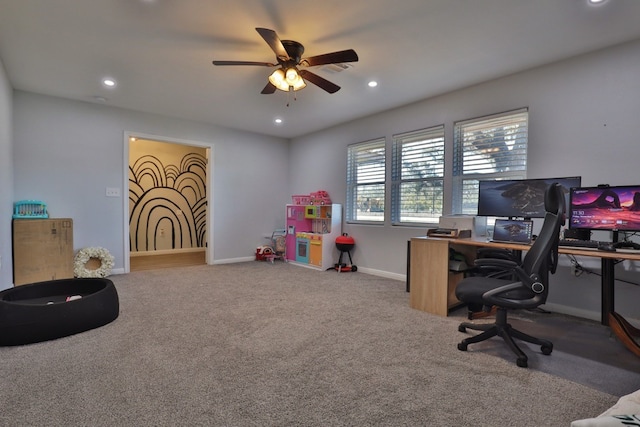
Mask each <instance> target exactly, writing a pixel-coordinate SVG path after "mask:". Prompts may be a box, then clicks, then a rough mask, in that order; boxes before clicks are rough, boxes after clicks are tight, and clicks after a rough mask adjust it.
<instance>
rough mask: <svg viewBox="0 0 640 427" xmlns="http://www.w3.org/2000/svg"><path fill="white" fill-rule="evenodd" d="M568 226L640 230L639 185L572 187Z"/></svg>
mask: <svg viewBox="0 0 640 427" xmlns="http://www.w3.org/2000/svg"><path fill="white" fill-rule="evenodd" d="M569 228H572V229H583V230H608V231H640V185H625V186H614V187H607V186H600V187H578V188H572V189H571V190H570V197H569Z"/></svg>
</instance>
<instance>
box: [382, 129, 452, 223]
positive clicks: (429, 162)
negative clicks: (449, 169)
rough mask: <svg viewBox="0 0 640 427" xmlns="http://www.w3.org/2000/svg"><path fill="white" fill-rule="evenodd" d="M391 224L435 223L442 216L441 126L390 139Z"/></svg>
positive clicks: (442, 169)
mask: <svg viewBox="0 0 640 427" xmlns="http://www.w3.org/2000/svg"><path fill="white" fill-rule="evenodd" d="M391 177H392V186H391V205H392V208H391V222H392V223H393V224H412V223H413V224H416V223H425V222H437V221H438V218H439V217H440V216H441V215H442V204H443V185H444V125H441V126H437V127H434V128H430V129H425V130H420V131H415V132H408V133H403V134H400V135H394V137H393V162H392V169H391Z"/></svg>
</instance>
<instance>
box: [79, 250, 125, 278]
mask: <svg viewBox="0 0 640 427" xmlns="http://www.w3.org/2000/svg"><path fill="white" fill-rule="evenodd" d="M91 258H96V259H99V260H100V267H99V268H96V269H95V270H89V269H88V268H87V262H89V260H90V259H91ZM114 264H115V263H114V258H113V255H111V254H110V253H109V251H108V250H106V249H105V248H99V247H94V248H84V249H80V250H79V251H78V253H77V254H76V256H75V258H74V260H73V275H74V276H75V277H107V276H108V275H110V274H111V269H112V268H113V266H114Z"/></svg>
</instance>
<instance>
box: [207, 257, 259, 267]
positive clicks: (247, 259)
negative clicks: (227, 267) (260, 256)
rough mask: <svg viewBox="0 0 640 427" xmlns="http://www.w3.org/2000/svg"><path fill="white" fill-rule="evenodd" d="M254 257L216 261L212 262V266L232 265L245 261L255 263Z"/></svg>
mask: <svg viewBox="0 0 640 427" xmlns="http://www.w3.org/2000/svg"><path fill="white" fill-rule="evenodd" d="M255 260H256V257H255V256H250V257H241V258H227V259H217V260H214V261H213V265H217V264H234V263H237V262H247V261H255Z"/></svg>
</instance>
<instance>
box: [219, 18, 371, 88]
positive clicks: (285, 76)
mask: <svg viewBox="0 0 640 427" xmlns="http://www.w3.org/2000/svg"><path fill="white" fill-rule="evenodd" d="M256 31H257V32H258V34H260V35H261V36H262V38H263V39H264V40H265V41H266V42H267V44H268V45H269V47H271V49H272V50H273V51H274V52H275V54H276V59H277V60H278V63H277V64H274V63H271V62H254V61H213V65H256V66H259V67H279V68H278V69H277V70H276V71H274V72H273V73H272V74H271V75H270V76H269V82H268V83H267V85H266V86H265V87H264V89H262V92H261V93H263V94H270V93H274V92H275V91H276V89H280V90H283V91H285V92H289V91H297V90H300V89H303V88H304V87H305V86H306V85H307V84H306V82H305V79H306V80H307V81H309V82H311V83H313V84H314V85H316V86H318V87H319V88H321V89H324V90H325V91H327V92H329V93H335V92H337V91H339V90H340V86H338V85H336V84H334V83H332V82H330V81H329V80H326V79H325V78H323V77H320V76H319V75H317V74H315V73H312V72H311V71H309V70H306V69H302V70H300V69H299V68H298V67H313V66H316V65H326V64H340V63H344V62H357V61H358V54H357V53H356V52H355V51H354V50H353V49H348V50H341V51H338V52H332V53H325V54H324V55H317V56H311V57H309V58H302V54H303V53H304V46H302V44H300V43H298V42H296V41H293V40H280V38H279V37H278V35H277V34H276V32H275V31H273V30H270V29H268V28H256Z"/></svg>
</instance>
